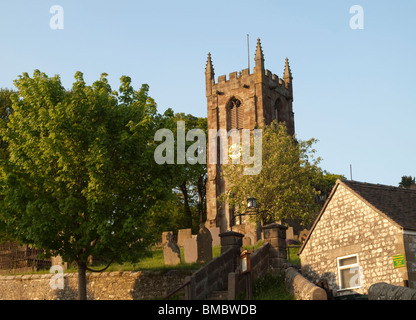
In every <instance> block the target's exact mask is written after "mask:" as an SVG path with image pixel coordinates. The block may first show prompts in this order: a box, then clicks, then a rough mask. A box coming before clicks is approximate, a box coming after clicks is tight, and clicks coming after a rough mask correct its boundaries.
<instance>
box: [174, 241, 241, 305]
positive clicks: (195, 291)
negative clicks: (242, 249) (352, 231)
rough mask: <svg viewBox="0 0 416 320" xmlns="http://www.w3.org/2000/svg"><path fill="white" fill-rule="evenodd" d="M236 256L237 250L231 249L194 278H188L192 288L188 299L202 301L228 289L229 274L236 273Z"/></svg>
mask: <svg viewBox="0 0 416 320" xmlns="http://www.w3.org/2000/svg"><path fill="white" fill-rule="evenodd" d="M235 255H236V250H235V249H234V248H229V249H228V250H227V251H225V252H224V253H222V254H221V255H219V256H218V257H216V258H215V259H214V260H212V261H211V262H209V263H208V264H206V265H205V266H203V267H202V268H201V269H199V270H198V271H196V272H194V273H193V274H192V276H190V277H187V278H186V281H190V286H189V290H188V291H187V297H186V299H187V300H202V299H205V298H207V297H208V296H209V295H210V294H211V293H212V292H213V291H218V290H224V289H226V288H227V285H228V274H229V273H230V272H233V271H234V260H235ZM181 284H183V283H181ZM178 286H179V285H178ZM178 286H177V287H178Z"/></svg>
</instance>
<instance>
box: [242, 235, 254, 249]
mask: <svg viewBox="0 0 416 320" xmlns="http://www.w3.org/2000/svg"><path fill="white" fill-rule="evenodd" d="M252 245H253V244H252V243H251V238H250V237H249V236H245V237H244V238H243V247H249V246H252Z"/></svg>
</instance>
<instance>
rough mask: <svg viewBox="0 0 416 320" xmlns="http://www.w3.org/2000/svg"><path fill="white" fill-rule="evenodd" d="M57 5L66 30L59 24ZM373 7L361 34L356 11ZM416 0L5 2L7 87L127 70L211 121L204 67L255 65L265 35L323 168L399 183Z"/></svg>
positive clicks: (414, 144) (413, 168)
mask: <svg viewBox="0 0 416 320" xmlns="http://www.w3.org/2000/svg"><path fill="white" fill-rule="evenodd" d="M53 5H60V6H62V8H63V10H64V29H62V30H53V29H51V28H50V25H49V21H50V19H51V18H52V16H53V14H51V13H49V10H50V8H51V7H52V6H53ZM353 5H360V6H361V7H362V8H363V10H364V29H362V30H360V29H356V30H354V29H351V28H350V19H351V18H352V17H353V16H354V14H351V13H350V7H351V6H353ZM415 14H416V2H415V1H414V0H399V1H397V2H393V1H376V0H371V1H370V0H354V1H346V0H336V1H334V0H325V1H324V0H321V1H319V0H318V1H306V0H305V1H300V0H299V1H280V0H279V1H278V0H260V1H255V2H254V1H244V0H240V1H234V0H227V1H204V2H202V1H196V0H194V1H179V0H178V1H132V0H131V1H127V0H121V1H95V0H94V1H92V0H89V1H78V0H61V1H58V0H56V1H55V0H54V1H43V0H39V1H31V0H16V1H7V2H6V1H4V2H1V3H0V30H1V31H2V32H1V34H2V37H1V38H2V41H1V43H2V45H1V50H0V87H3V88H4V87H7V88H12V87H13V80H14V79H16V78H17V76H18V75H20V74H22V73H23V72H28V73H29V74H32V73H33V70H34V69H39V70H41V71H42V72H45V73H46V74H48V75H50V76H53V75H55V74H59V75H60V76H61V79H62V83H63V85H64V86H65V87H67V88H70V87H71V86H72V82H73V81H74V75H75V72H76V71H78V70H79V71H81V72H83V73H84V78H85V80H86V81H87V82H88V83H89V84H91V83H92V82H93V81H95V80H97V79H98V78H99V77H100V74H101V73H103V72H106V73H108V75H109V76H108V79H109V81H110V84H111V86H112V87H113V89H116V90H117V89H118V87H119V79H120V77H121V76H122V75H128V76H130V77H131V78H132V80H133V85H134V87H135V88H136V89H138V88H139V87H140V85H141V84H142V83H147V84H149V86H150V95H151V96H152V97H153V98H154V99H155V100H156V102H157V104H158V110H159V112H163V111H164V110H166V109H167V108H169V107H171V108H173V109H174V110H175V112H185V113H191V114H193V115H195V116H206V114H207V111H206V97H205V83H204V81H205V79H204V70H205V64H206V59H207V54H208V52H211V54H212V59H213V63H214V69H215V75H216V77H218V76H220V75H223V74H227V75H228V74H229V73H230V72H233V71H240V70H242V69H245V68H246V67H247V42H246V40H247V36H246V35H247V34H249V35H250V45H251V46H250V58H251V63H250V65H251V67H253V66H254V52H255V42H256V39H257V38H258V37H260V38H261V43H262V47H263V52H264V55H265V66H266V68H267V69H269V70H271V71H272V72H273V73H275V74H277V75H279V76H282V74H283V68H284V60H285V57H288V58H289V62H290V65H291V69H292V73H293V77H294V79H293V83H294V105H293V107H294V112H295V127H296V134H297V137H298V138H300V139H309V138H312V137H314V138H316V139H318V140H319V142H318V143H317V145H316V146H315V147H316V149H317V154H318V155H319V156H321V157H322V158H323V161H322V163H321V166H322V168H323V169H325V170H327V171H329V172H332V173H339V174H344V175H345V176H346V177H348V178H349V177H350V171H349V168H350V164H352V167H353V179H354V180H358V181H364V182H371V183H380V184H388V185H396V186H397V184H398V182H399V181H400V179H401V176H402V175H411V176H416V165H415V160H416V134H415V130H414V123H415V119H416V98H415V95H414V92H415V91H416V90H415V88H414V87H415V84H416V81H415V80H414V79H415V75H416V63H415V61H414V59H415V57H416V42H415V39H416V19H414V16H415Z"/></svg>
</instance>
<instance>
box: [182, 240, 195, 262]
mask: <svg viewBox="0 0 416 320" xmlns="http://www.w3.org/2000/svg"><path fill="white" fill-rule="evenodd" d="M183 254H184V256H185V262H186V263H195V262H196V261H197V259H198V247H197V244H196V237H191V238H189V239H185V240H184V241H183Z"/></svg>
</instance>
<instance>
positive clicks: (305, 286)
mask: <svg viewBox="0 0 416 320" xmlns="http://www.w3.org/2000/svg"><path fill="white" fill-rule="evenodd" d="M285 285H286V289H287V290H288V291H289V292H290V293H291V294H293V295H294V296H295V299H296V300H327V299H328V298H327V294H326V292H325V290H324V289H322V288H320V287H318V286H316V285H314V284H313V283H312V282H309V280H307V279H306V278H304V277H303V276H302V275H301V274H300V273H299V272H298V271H297V270H296V269H295V268H293V267H288V268H286V270H285Z"/></svg>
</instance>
